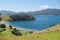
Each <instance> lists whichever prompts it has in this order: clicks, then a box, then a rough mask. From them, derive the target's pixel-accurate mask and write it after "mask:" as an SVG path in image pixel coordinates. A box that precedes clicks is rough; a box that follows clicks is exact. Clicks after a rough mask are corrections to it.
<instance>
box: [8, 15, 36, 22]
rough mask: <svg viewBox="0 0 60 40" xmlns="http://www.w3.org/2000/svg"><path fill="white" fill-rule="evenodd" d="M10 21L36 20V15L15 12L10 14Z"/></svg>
mask: <svg viewBox="0 0 60 40" xmlns="http://www.w3.org/2000/svg"><path fill="white" fill-rule="evenodd" d="M9 20H10V21H20V20H35V17H33V16H32V15H29V14H14V15H10V19H9Z"/></svg>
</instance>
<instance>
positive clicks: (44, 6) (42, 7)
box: [39, 5, 49, 10]
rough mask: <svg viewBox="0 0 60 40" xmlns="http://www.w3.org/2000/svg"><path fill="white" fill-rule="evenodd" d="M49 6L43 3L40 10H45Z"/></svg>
mask: <svg viewBox="0 0 60 40" xmlns="http://www.w3.org/2000/svg"><path fill="white" fill-rule="evenodd" d="M48 8H49V6H48V5H42V6H40V8H39V9H40V10H43V9H48Z"/></svg>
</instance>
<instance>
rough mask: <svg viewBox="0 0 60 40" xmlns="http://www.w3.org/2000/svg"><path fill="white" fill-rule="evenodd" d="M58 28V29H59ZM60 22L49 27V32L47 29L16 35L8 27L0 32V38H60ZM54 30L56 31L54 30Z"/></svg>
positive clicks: (43, 39) (30, 39)
mask: <svg viewBox="0 0 60 40" xmlns="http://www.w3.org/2000/svg"><path fill="white" fill-rule="evenodd" d="M57 29H58V31H57ZM59 29H60V24H58V25H56V26H53V27H51V28H49V30H51V31H49V30H48V31H49V32H46V31H47V29H45V31H42V32H37V33H32V34H28V35H22V36H15V35H13V34H11V30H10V29H9V28H6V31H4V32H2V33H0V40H60V30H59ZM53 30H54V31H53Z"/></svg>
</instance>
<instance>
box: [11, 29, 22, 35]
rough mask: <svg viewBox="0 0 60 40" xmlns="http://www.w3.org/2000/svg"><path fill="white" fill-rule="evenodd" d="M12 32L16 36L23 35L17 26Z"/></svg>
mask: <svg viewBox="0 0 60 40" xmlns="http://www.w3.org/2000/svg"><path fill="white" fill-rule="evenodd" d="M12 34H14V35H16V36H21V35H22V34H21V32H19V31H18V30H17V29H16V28H14V29H13V30H12Z"/></svg>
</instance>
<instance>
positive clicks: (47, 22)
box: [5, 15, 60, 31]
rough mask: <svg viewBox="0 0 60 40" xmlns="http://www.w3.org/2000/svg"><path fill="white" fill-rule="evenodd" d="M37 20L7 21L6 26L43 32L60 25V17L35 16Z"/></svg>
mask: <svg viewBox="0 0 60 40" xmlns="http://www.w3.org/2000/svg"><path fill="white" fill-rule="evenodd" d="M33 16H34V17H35V20H22V21H7V22H5V24H8V25H12V26H15V27H17V28H23V29H27V30H36V31H38V30H43V29H46V28H49V27H52V26H54V25H57V24H59V23H60V15H58V16H55V15H33Z"/></svg>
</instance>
